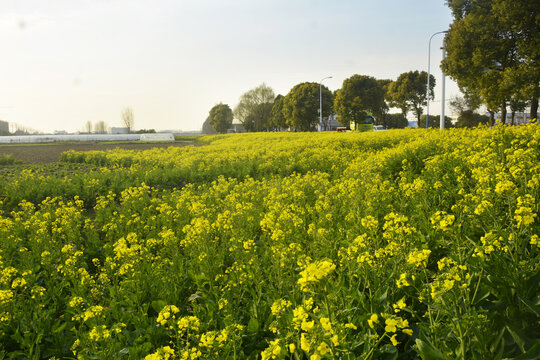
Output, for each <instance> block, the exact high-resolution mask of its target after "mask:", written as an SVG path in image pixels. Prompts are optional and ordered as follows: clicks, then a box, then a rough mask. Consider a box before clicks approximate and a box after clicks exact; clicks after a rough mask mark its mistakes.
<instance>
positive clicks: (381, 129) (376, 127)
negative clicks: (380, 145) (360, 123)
mask: <svg viewBox="0 0 540 360" xmlns="http://www.w3.org/2000/svg"><path fill="white" fill-rule="evenodd" d="M383 130H386V129H385V128H384V126H382V125H373V131H383Z"/></svg>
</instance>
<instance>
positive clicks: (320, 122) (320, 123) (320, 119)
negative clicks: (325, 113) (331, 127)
mask: <svg viewBox="0 0 540 360" xmlns="http://www.w3.org/2000/svg"><path fill="white" fill-rule="evenodd" d="M331 78H332V77H331V76H327V77H325V78H322V79H321V81H319V101H320V103H319V126H321V127H322V123H323V122H322V82H323V80H326V79H331Z"/></svg>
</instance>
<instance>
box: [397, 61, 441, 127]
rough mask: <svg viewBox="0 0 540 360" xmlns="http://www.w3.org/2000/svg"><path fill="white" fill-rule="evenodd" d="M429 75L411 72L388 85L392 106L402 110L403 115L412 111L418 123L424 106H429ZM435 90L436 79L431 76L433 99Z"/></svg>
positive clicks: (430, 90) (430, 88) (431, 96)
mask: <svg viewBox="0 0 540 360" xmlns="http://www.w3.org/2000/svg"><path fill="white" fill-rule="evenodd" d="M427 76H428V75H427V73H426V72H425V71H421V72H419V71H418V70H416V71H409V72H406V73H403V74H401V75H399V77H398V78H397V80H396V81H393V82H392V83H390V84H389V85H388V92H387V97H388V99H389V101H390V106H392V107H397V108H399V109H401V112H402V113H403V115H405V116H407V113H408V112H409V110H412V111H413V113H414V114H415V116H416V118H417V120H418V121H420V116H422V114H423V113H424V108H423V107H424V106H426V105H427ZM434 88H435V77H434V76H433V75H430V76H429V98H430V99H433V98H434V94H433V89H434Z"/></svg>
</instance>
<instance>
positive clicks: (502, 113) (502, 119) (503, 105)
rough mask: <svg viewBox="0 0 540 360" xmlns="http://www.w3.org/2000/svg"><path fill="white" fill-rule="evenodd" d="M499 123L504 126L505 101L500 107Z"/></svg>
mask: <svg viewBox="0 0 540 360" xmlns="http://www.w3.org/2000/svg"><path fill="white" fill-rule="evenodd" d="M501 123H502V124H506V101H503V103H502V105H501Z"/></svg>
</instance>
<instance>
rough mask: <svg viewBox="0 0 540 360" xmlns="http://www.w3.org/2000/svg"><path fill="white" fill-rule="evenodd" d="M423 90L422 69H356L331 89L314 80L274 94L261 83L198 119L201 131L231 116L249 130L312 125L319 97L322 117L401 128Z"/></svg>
mask: <svg viewBox="0 0 540 360" xmlns="http://www.w3.org/2000/svg"><path fill="white" fill-rule="evenodd" d="M434 87H435V78H434V77H433V75H430V91H429V96H430V98H431V99H433V97H434V95H433V89H434ZM427 96H428V94H427V73H426V72H425V71H422V72H419V71H409V72H406V73H403V74H401V75H400V76H399V77H398V79H397V80H395V81H392V80H386V79H376V78H374V77H372V76H368V75H358V74H356V75H353V76H351V77H349V78H348V79H345V80H344V81H343V85H342V87H341V89H338V90H336V91H334V92H332V91H330V90H329V89H328V87H326V86H324V85H321V84H319V83H316V82H303V83H300V84H297V85H295V86H294V87H293V88H292V89H291V90H290V91H289V92H288V93H287V94H286V95H281V94H278V95H275V93H274V91H273V90H272V88H271V87H269V86H267V85H266V84H264V83H263V84H261V85H259V86H257V87H256V88H254V89H251V90H249V91H247V92H245V93H244V94H242V96H240V99H239V102H238V105H237V106H236V107H235V108H234V110H233V109H231V108H230V106H229V105H228V104H223V103H219V104H217V105H215V106H214V107H213V108H212V109H211V110H210V112H209V116H208V118H207V119H206V121H205V122H204V124H203V132H211V131H212V130H213V131H215V132H218V133H224V132H227V131H228V129H230V128H231V125H232V121H233V118H236V119H238V120H239V121H240V122H241V123H242V125H243V127H244V130H245V131H249V132H252V131H278V130H283V129H289V128H292V129H294V130H295V131H313V130H315V129H316V128H317V125H319V118H320V114H319V110H320V101H321V100H322V116H323V118H324V119H325V120H326V121H328V116H329V115H331V114H337V116H338V117H337V120H338V122H339V123H340V124H342V125H343V126H349V125H351V124H355V125H360V124H363V123H364V122H365V121H366V118H368V117H369V116H373V117H374V118H375V123H376V124H378V125H383V126H385V127H386V128H404V127H406V126H407V125H408V121H407V114H408V113H409V112H411V111H412V113H414V115H415V116H416V117H417V119H418V121H421V116H422V114H423V107H424V106H425V105H426V103H427ZM391 107H394V108H399V109H401V114H389V113H388V111H389V110H390V108H391ZM320 125H321V126H323V127H325V126H327V125H328V124H327V123H323V124H320Z"/></svg>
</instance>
